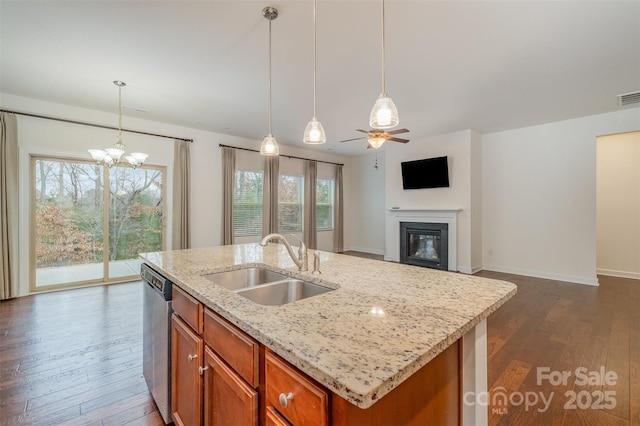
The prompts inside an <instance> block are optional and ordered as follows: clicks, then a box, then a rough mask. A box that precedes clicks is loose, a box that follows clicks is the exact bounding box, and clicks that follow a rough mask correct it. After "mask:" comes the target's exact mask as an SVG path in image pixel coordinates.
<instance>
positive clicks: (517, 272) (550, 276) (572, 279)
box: [482, 265, 598, 287]
mask: <svg viewBox="0 0 640 426" xmlns="http://www.w3.org/2000/svg"><path fill="white" fill-rule="evenodd" d="M482 269H484V270H486V271H494V272H504V273H505V274H515V275H524V276H527V277H536V278H544V279H548V280H554V281H565V282H570V283H575V284H584V285H591V286H596V287H597V286H598V277H595V278H587V277H574V276H570V275H559V274H550V273H547V272H540V271H527V270H522V269H516V268H504V267H501V266H493V265H485V266H483V268H482Z"/></svg>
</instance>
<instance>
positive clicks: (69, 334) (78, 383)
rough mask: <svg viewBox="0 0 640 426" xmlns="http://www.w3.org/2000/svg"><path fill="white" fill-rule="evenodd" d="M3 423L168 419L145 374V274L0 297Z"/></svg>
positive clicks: (154, 422)
mask: <svg viewBox="0 0 640 426" xmlns="http://www.w3.org/2000/svg"><path fill="white" fill-rule="evenodd" d="M0 424H1V425H3V426H4V425H7V426H13V425H19V424H29V425H54V424H65V425H116V424H117V425H123V424H126V425H159V424H163V422H162V419H161V417H160V415H159V414H158V412H157V410H156V407H155V404H154V403H153V400H152V399H151V397H150V395H149V392H148V391H147V386H146V383H145V381H144V378H143V377H142V282H137V283H128V284H112V285H108V286H99V287H89V288H83V289H76V290H66V291H59V292H53V293H45V294H38V295H34V296H29V297H22V298H18V299H13V300H10V301H4V302H0Z"/></svg>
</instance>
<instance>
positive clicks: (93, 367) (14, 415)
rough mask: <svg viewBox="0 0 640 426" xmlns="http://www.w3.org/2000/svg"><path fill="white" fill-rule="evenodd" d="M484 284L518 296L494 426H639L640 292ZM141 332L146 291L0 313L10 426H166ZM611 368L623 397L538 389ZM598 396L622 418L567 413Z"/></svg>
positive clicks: (503, 343)
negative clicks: (540, 373) (572, 397)
mask: <svg viewBox="0 0 640 426" xmlns="http://www.w3.org/2000/svg"><path fill="white" fill-rule="evenodd" d="M478 275H481V276H488V277H493V278H499V279H506V280H508V281H511V282H513V283H515V284H517V285H518V294H517V295H516V296H515V297H514V298H513V299H511V300H510V301H509V302H507V303H506V304H505V305H504V306H503V307H502V308H501V309H499V310H498V311H497V312H496V313H495V314H493V315H492V316H491V317H490V319H489V321H488V346H489V387H490V389H493V393H491V396H493V397H495V395H496V394H497V393H499V392H502V393H503V394H505V395H507V396H508V398H511V403H509V401H507V404H494V405H493V406H491V407H489V410H490V411H489V412H490V424H492V425H503V424H504V425H513V424H535V425H541V424H545V425H547V424H558V425H581V424H586V425H608V424H620V425H627V424H628V425H640V312H639V310H640V281H637V280H628V279H621V278H610V277H600V283H601V285H600V287H597V288H596V287H589V286H582V285H576V284H568V283H560V282H556V281H550V280H543V279H537V278H529V277H522V276H516V275H507V274H499V273H490V272H483V273H480V274H478ZM141 323H142V284H141V283H140V282H137V283H128V284H112V285H110V286H101V287H91V288H85V289H76V290H67V291H60V292H54V293H46V294H38V295H35V296H29V297H23V298H19V299H14V300H11V301H4V302H0V425H7V426H8V425H11V426H13V425H19V424H32V425H54V424H65V425H112V424H118V425H159V424H162V420H161V418H160V416H159V414H158V412H157V411H156V408H155V405H154V403H153V401H152V400H151V398H150V396H149V393H148V392H147V389H146V384H145V382H144V378H143V377H142V341H141V334H142V326H141ZM601 366H602V367H604V369H605V371H609V372H615V373H616V374H617V376H618V378H617V382H616V384H615V385H613V386H602V385H592V386H588V385H587V386H579V385H577V384H576V383H575V374H572V375H571V377H570V378H569V379H568V380H567V384H566V385H558V386H552V385H550V384H549V383H548V381H543V383H542V384H541V385H538V384H537V380H536V379H537V369H538V368H544V367H548V368H549V370H550V371H571V372H572V373H573V372H575V369H576V368H578V367H585V368H586V369H587V371H599V369H600V367H601ZM500 386H502V387H503V388H504V389H505V390H504V391H501V389H500V388H499V387H500ZM599 390H609V391H612V390H613V391H615V407H612V408H610V409H606V410H597V409H591V408H588V409H575V410H573V409H565V408H564V405H565V403H567V401H568V400H567V397H566V396H565V395H564V393H565V392H566V391H576V394H577V395H578V394H580V392H582V394H580V395H582V396H581V398H582V400H581V401H579V403H580V404H581V405H583V406H584V405H585V404H586V403H587V402H591V404H593V403H595V402H596V401H595V399H596V397H597V395H598V394H597V393H596V391H599ZM540 392H542V394H543V395H544V397H545V399H548V398H549V396H550V395H551V392H553V393H554V394H553V395H554V396H553V398H552V400H551V404H550V405H549V408H548V409H547V410H545V411H543V412H540V411H538V409H542V408H544V404H543V403H542V402H538V403H537V404H536V405H533V404H532V405H531V406H530V407H528V408H526V407H525V405H524V404H522V405H517V403H518V402H519V400H518V397H517V395H523V396H528V397H529V398H530V400H531V401H533V399H532V398H533V393H538V395H539V394H540ZM610 397H611V395H610V394H609V399H610ZM587 398H589V399H590V401H587ZM490 399H491V398H490ZM498 402H499V401H498ZM569 402H570V401H569ZM602 403H603V404H604V403H605V401H604V400H603V401H602ZM589 406H590V405H589Z"/></svg>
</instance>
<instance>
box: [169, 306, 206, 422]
mask: <svg viewBox="0 0 640 426" xmlns="http://www.w3.org/2000/svg"><path fill="white" fill-rule="evenodd" d="M202 342H203V340H202V338H201V337H200V336H198V335H197V334H196V333H194V332H193V330H192V329H191V328H190V327H189V326H188V325H186V323H185V322H184V321H182V320H181V319H180V318H179V317H178V316H176V315H175V314H174V315H173V316H172V317H171V346H172V347H171V367H172V373H171V401H172V407H173V421H174V422H175V424H176V425H177V426H191V425H199V424H201V423H202V379H201V377H200V370H199V367H200V360H201V359H202V353H203V352H202V351H203V349H202V348H203V344H202Z"/></svg>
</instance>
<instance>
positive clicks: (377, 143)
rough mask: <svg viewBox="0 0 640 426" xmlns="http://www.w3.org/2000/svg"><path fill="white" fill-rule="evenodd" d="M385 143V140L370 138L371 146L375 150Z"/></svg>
mask: <svg viewBox="0 0 640 426" xmlns="http://www.w3.org/2000/svg"><path fill="white" fill-rule="evenodd" d="M385 141H386V139H385V138H369V146H370V147H371V148H373V149H378V148H380V147H381V146H382V144H383V143H384V142H385Z"/></svg>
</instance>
